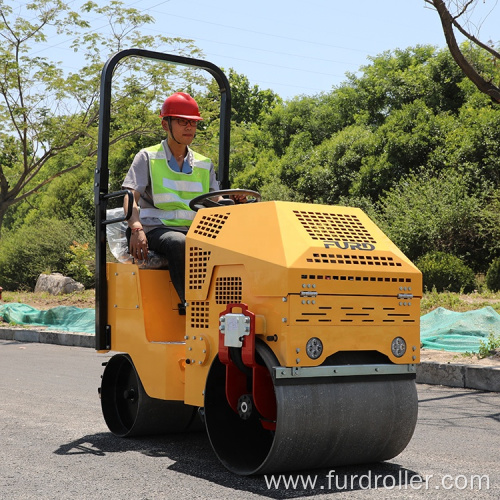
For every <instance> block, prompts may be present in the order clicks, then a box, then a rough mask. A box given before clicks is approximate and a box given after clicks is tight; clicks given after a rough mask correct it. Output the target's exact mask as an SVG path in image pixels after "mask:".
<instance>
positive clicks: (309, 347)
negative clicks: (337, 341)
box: [306, 337, 323, 359]
mask: <svg viewBox="0 0 500 500" xmlns="http://www.w3.org/2000/svg"><path fill="white" fill-rule="evenodd" d="M306 352H307V355H308V356H309V357H310V358H311V359H318V358H319V357H320V356H321V354H322V353H323V342H321V340H319V339H318V337H313V338H312V339H309V340H308V341H307V344H306Z"/></svg>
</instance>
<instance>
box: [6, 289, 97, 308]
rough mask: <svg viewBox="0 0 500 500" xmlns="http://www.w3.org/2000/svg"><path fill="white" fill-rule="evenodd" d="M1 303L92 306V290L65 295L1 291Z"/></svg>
mask: <svg viewBox="0 0 500 500" xmlns="http://www.w3.org/2000/svg"><path fill="white" fill-rule="evenodd" d="M2 303H5V304H13V303H19V304H27V305H30V306H32V307H35V308H37V309H50V308H52V307H57V306H76V307H81V308H88V307H94V305H95V292H94V290H84V291H83V292H73V293H69V294H65V295H51V294H50V293H48V292H38V293H34V292H25V291H21V292H6V291H4V292H2Z"/></svg>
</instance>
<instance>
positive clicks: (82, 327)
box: [0, 303, 95, 333]
mask: <svg viewBox="0 0 500 500" xmlns="http://www.w3.org/2000/svg"><path fill="white" fill-rule="evenodd" d="M0 317H2V318H3V320H4V321H6V322H7V323H13V324H16V325H33V326H44V327H46V328H48V329H49V330H62V331H65V332H77V333H95V310H94V309H83V308H79V307H74V306H59V307H53V308H52V309H47V310H46V311H39V310H38V309H35V308H34V307H31V306H28V305H26V304H18V303H13V304H3V305H0Z"/></svg>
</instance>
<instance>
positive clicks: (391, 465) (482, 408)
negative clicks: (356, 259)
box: [0, 341, 500, 500]
mask: <svg viewBox="0 0 500 500" xmlns="http://www.w3.org/2000/svg"><path fill="white" fill-rule="evenodd" d="M107 357H108V356H105V355H102V354H97V353H96V352H94V351H93V350H92V349H85V348H78V347H63V346H56V345H46V344H23V343H18V342H9V341H0V395H1V397H0V498H1V499H9V500H16V499H23V500H28V499H35V498H36V499H37V500H41V499H93V500H96V499H109V500H114V499H124V500H125V499H127V500H130V499H133V500H135V499H154V500H156V499H167V500H170V499H172V500H182V499H217V500H222V499H254V498H263V499H268V498H271V499H282V498H283V499H287V498H300V499H304V498H314V499H322V498H335V499H344V498H349V499H358V498H384V499H385V498H391V499H393V498H404V499H406V498H433V499H456V498H465V499H469V498H495V499H498V498H500V443H499V440H500V439H499V438H500V394H498V393H487V392H480V391H473V390H466V389H451V388H444V387H438V386H425V385H419V386H418V390H419V400H420V405H419V422H418V425H417V429H416V431H415V434H414V437H413V439H412V441H411V442H410V444H409V446H408V448H407V449H406V450H405V451H404V452H403V453H402V454H401V455H399V456H398V457H396V458H395V459H393V460H391V461H389V462H385V463H381V464H369V465H366V466H356V467H352V466H351V467H337V468H334V469H331V470H315V471H301V472H298V473H293V474H284V475H274V476H258V477H239V476H235V475H234V474H232V473H230V472H228V471H227V470H226V469H225V468H224V467H223V466H222V465H221V464H220V463H219V462H218V460H217V458H216V457H215V455H214V453H213V452H212V449H211V447H210V443H209V442H208V439H207V437H206V434H205V433H204V432H199V433H194V434H186V435H167V436H161V437H155V438H141V439H138V438H136V439H120V438H116V437H114V436H113V435H112V434H110V433H109V431H108V429H107V427H106V425H105V423H104V421H103V418H102V415H101V409H100V402H99V399H98V395H97V387H98V385H99V384H100V375H101V373H102V366H101V363H102V362H103V361H105V360H106V359H107ZM241 453H245V450H241Z"/></svg>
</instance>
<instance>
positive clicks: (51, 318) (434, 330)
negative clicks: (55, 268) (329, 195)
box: [0, 303, 500, 352]
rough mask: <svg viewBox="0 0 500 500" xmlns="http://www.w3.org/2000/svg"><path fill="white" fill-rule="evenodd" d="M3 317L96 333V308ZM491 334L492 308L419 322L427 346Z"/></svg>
mask: <svg viewBox="0 0 500 500" xmlns="http://www.w3.org/2000/svg"><path fill="white" fill-rule="evenodd" d="M0 317H2V318H3V320H4V321H6V322H7V323H14V324H18V325H33V326H44V327H46V328H48V329H52V330H62V331H68V332H79V333H91V334H93V333H95V311H94V309H81V308H78V307H73V306H59V307H54V308H52V309H48V310H46V311H39V310H38V309H35V308H34V307H31V306H28V305H26V304H17V303H14V304H4V305H0ZM490 334H493V335H495V336H499V337H500V314H498V313H497V312H496V311H495V310H494V309H493V308H492V307H484V308H483V309H479V310H477V311H468V312H464V313H460V312H454V311H449V310H447V309H445V308H444V307H439V308H438V309H435V310H434V311H432V312H430V313H428V314H425V315H424V316H422V318H421V321H420V341H421V343H422V346H423V347H425V348H427V349H439V350H445V351H451V352H466V351H468V352H478V350H479V347H480V342H481V341H483V342H485V341H486V340H487V338H488V336H489V335H490Z"/></svg>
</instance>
